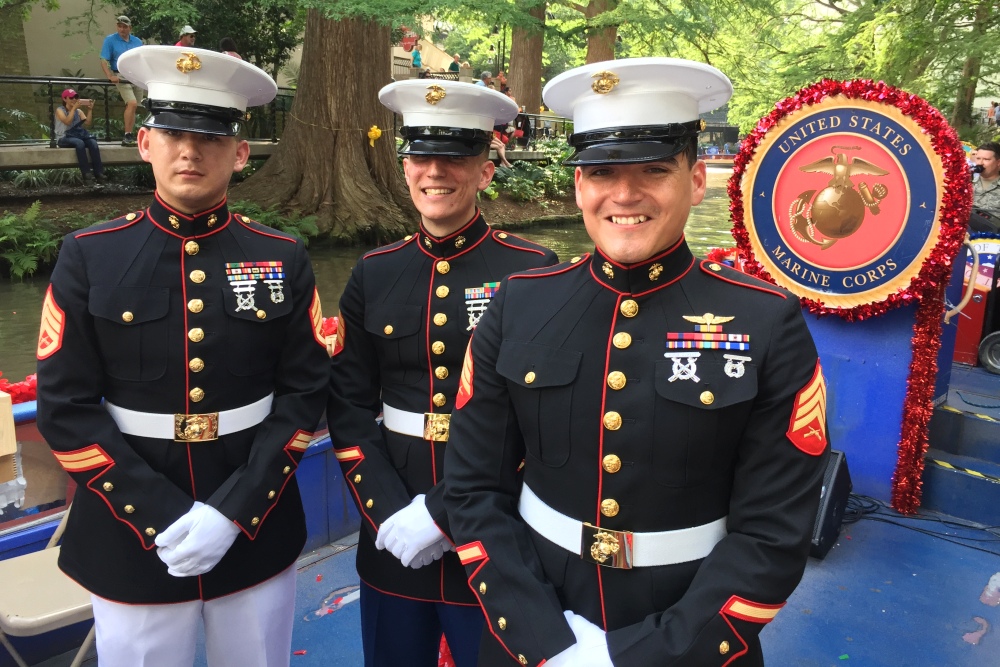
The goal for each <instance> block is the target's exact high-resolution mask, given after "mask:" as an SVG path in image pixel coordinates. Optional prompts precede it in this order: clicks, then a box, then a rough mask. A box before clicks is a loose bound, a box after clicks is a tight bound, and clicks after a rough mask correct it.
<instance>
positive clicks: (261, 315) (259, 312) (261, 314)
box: [257, 308, 267, 320]
mask: <svg viewBox="0 0 1000 667" xmlns="http://www.w3.org/2000/svg"><path fill="white" fill-rule="evenodd" d="M265 317H267V313H265V312H264V311H263V310H262V309H260V308H258V309H257V319H258V320H262V319H264V318H265Z"/></svg>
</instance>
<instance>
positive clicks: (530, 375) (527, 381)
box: [524, 371, 535, 384]
mask: <svg viewBox="0 0 1000 667" xmlns="http://www.w3.org/2000/svg"><path fill="white" fill-rule="evenodd" d="M534 381H535V371H528V374H527V375H525V376H524V383H525V384H531V383H532V382H534Z"/></svg>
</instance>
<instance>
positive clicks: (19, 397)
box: [0, 373, 38, 405]
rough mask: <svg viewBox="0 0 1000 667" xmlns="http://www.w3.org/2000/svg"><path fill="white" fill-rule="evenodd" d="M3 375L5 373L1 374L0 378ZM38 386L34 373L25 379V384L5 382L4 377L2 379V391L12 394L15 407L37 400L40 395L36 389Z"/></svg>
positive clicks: (0, 385) (0, 389) (0, 388)
mask: <svg viewBox="0 0 1000 667" xmlns="http://www.w3.org/2000/svg"><path fill="white" fill-rule="evenodd" d="M2 375H3V373H0V376H2ZM37 385H38V380H37V378H36V376H35V374H34V373H32V374H31V375H29V376H28V377H26V378H24V381H23V382H10V381H9V380H5V379H3V377H0V391H2V392H4V393H6V394H10V398H11V401H12V402H13V403H14V405H17V404H18V403H27V402H28V401H33V400H35V397H36V396H37V394H38V392H37V389H36V386H37Z"/></svg>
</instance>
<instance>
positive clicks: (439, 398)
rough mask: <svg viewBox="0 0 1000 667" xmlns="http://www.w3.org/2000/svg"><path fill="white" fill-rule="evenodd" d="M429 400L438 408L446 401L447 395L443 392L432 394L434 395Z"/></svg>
mask: <svg viewBox="0 0 1000 667" xmlns="http://www.w3.org/2000/svg"><path fill="white" fill-rule="evenodd" d="M431 400H432V401H433V402H434V405H436V406H437V407H439V408H440V407H442V406H443V405H444V404H445V403H447V402H448V397H447V396H445V395H444V394H434V397H433V398H432V399H431Z"/></svg>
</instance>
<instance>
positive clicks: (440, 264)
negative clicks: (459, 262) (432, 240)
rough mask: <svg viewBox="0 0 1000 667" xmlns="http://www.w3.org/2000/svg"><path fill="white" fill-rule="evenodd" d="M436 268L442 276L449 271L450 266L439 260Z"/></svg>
mask: <svg viewBox="0 0 1000 667" xmlns="http://www.w3.org/2000/svg"><path fill="white" fill-rule="evenodd" d="M436 268H437V272H438V273H440V274H441V275H442V276H443V275H444V274H446V273H448V272H449V271H451V264H449V263H448V262H447V261H446V260H441V261H440V262H438V263H437V267H436Z"/></svg>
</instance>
